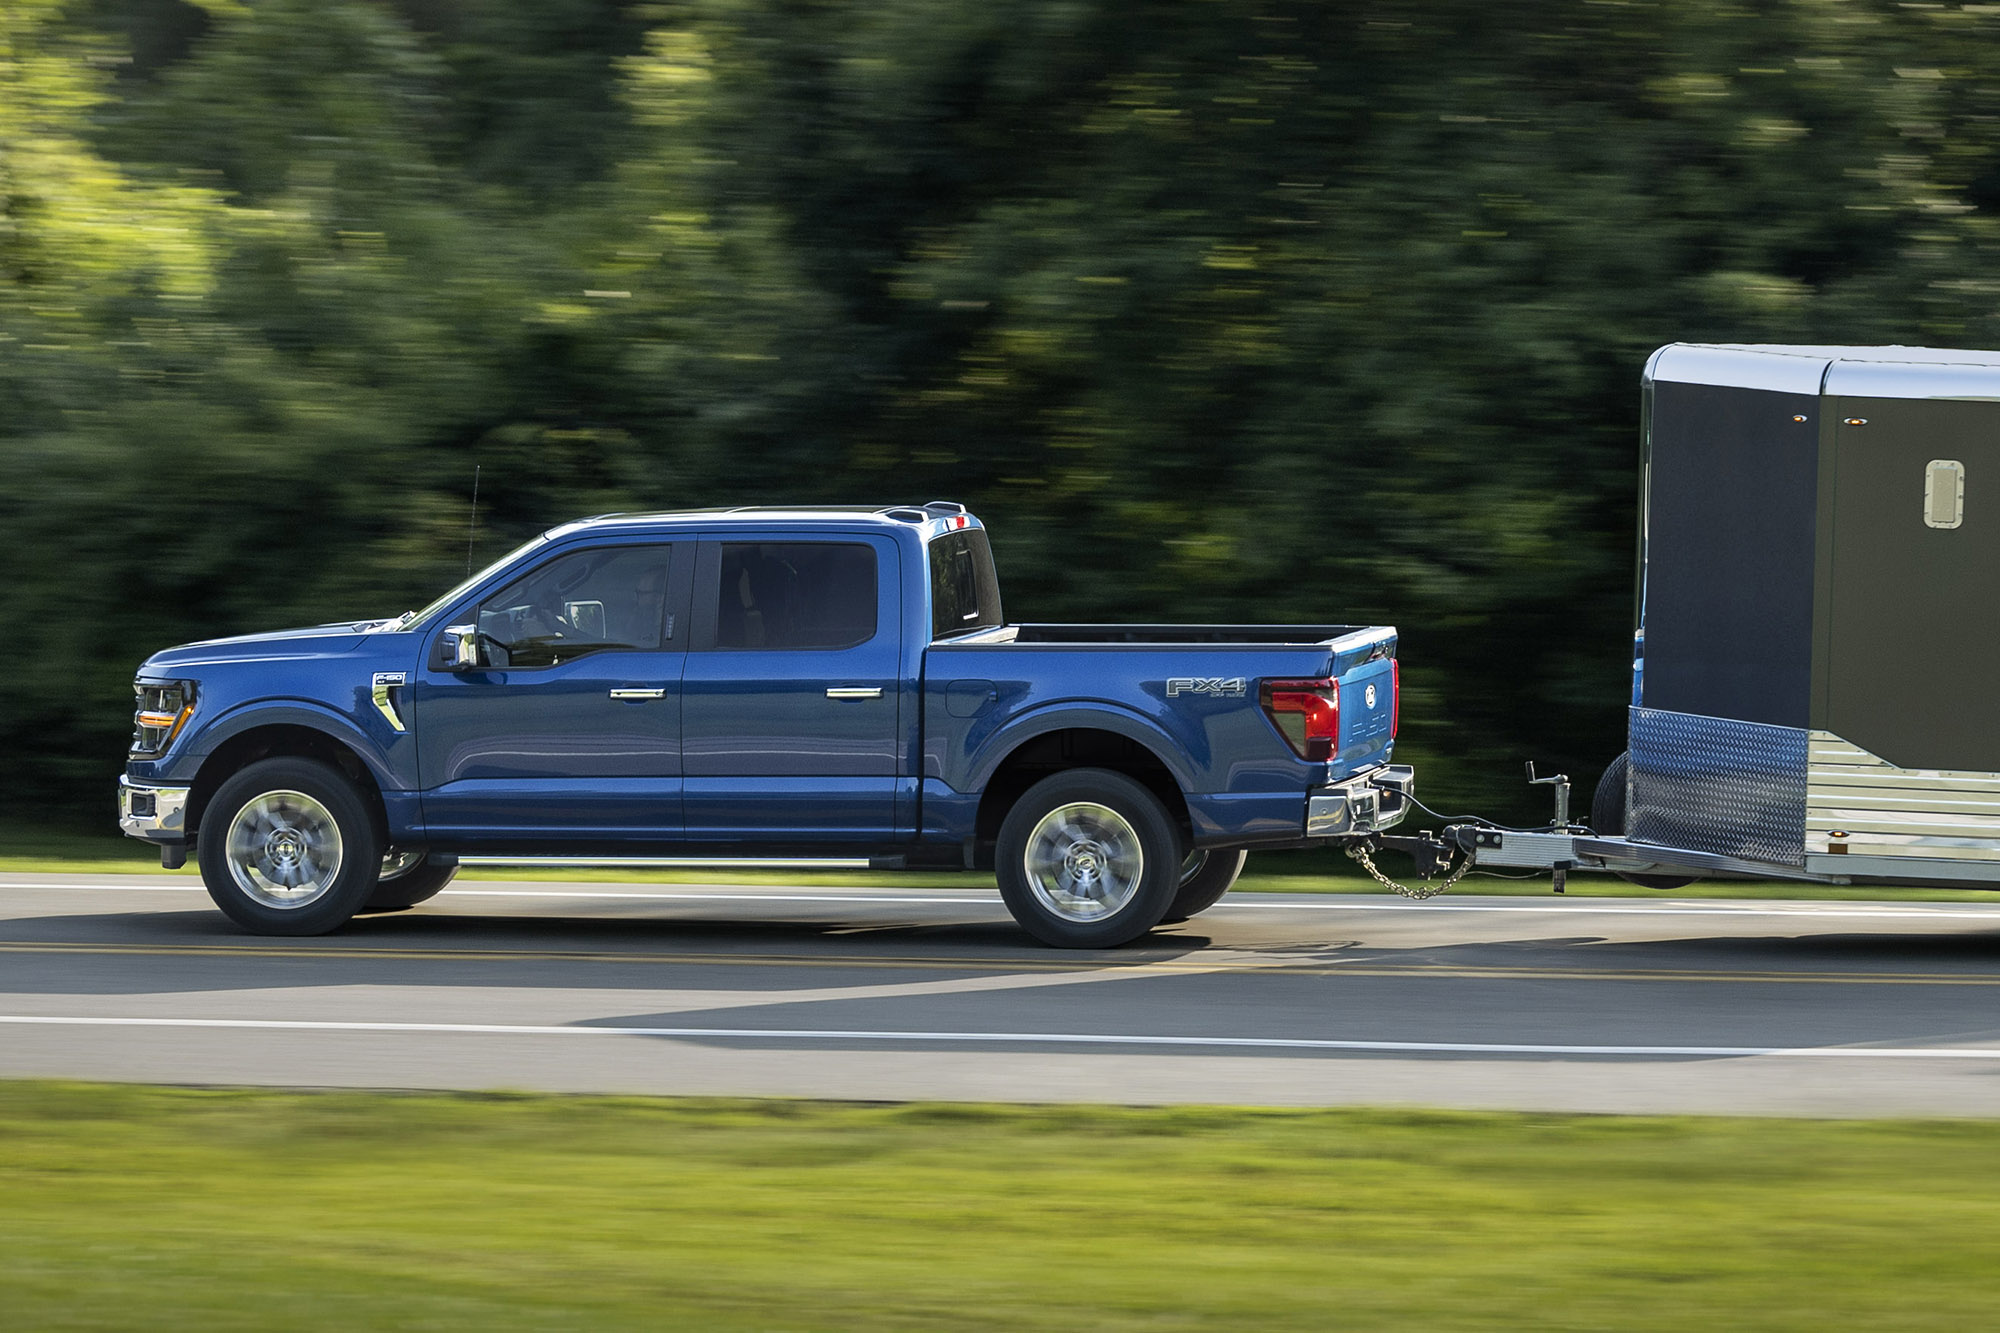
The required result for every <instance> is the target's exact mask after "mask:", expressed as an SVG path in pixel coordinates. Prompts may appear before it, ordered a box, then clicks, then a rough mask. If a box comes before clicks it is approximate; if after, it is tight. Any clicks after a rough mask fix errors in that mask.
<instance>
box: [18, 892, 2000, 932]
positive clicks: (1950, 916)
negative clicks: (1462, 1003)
mask: <svg viewBox="0 0 2000 1333" xmlns="http://www.w3.org/2000/svg"><path fill="white" fill-rule="evenodd" d="M8 889H65V890H87V891H90V892H111V893H205V892H207V890H205V889H203V888H202V886H201V885H199V884H6V883H0V892H4V891H5V890H8ZM957 892H958V893H959V894H960V896H957V897H950V898H929V897H925V898H919V897H915V896H912V895H910V894H905V893H877V894H859V893H844V892H832V893H819V894H802V893H792V894H775V893H763V892H760V891H759V890H758V889H757V888H755V887H754V886H750V885H745V886H743V887H742V888H741V889H735V890H729V891H724V892H716V891H713V890H710V891H707V892H699V893H683V892H658V891H654V892H639V891H630V890H616V889H602V890H598V889H591V890H583V891H579V890H576V889H474V888H452V889H446V890H445V891H444V894H443V895H442V896H444V897H448V898H452V897H455V898H466V897H478V898H623V899H636V900H640V901H646V902H704V903H705V902H764V903H863V904H886V905H889V906H895V905H898V904H907V905H909V906H913V907H941V906H944V907H948V906H972V907H999V906H1002V905H1003V904H1002V903H1001V901H1000V899H999V898H998V897H972V896H970V895H971V894H973V893H974V892H976V891H975V890H970V889H967V890H960V891H957ZM1251 892H1255V890H1252V891H1251ZM1290 896H1291V895H1283V896H1282V897H1281V896H1280V895H1271V896H1268V897H1264V898H1260V899H1259V900H1258V901H1256V902H1248V901H1239V902H1230V901H1228V900H1227V899H1225V900H1224V901H1222V902H1220V903H1217V904H1216V905H1215V906H1214V907H1212V908H1210V909H1209V910H1210V911H1211V912H1216V911H1236V912H1270V911H1285V910H1293V911H1300V912H1428V913H1435V912H1514V913H1524V912H1525V913H1529V914H1548V915H1556V916H1593V915H1595V916H1618V915H1625V916H1652V915H1659V916H1744V917H1756V916H1807V917H1838V918H1843V919H1853V920H1892V921H1934V920H1967V921H1991V922H1994V923H1996V924H2000V902H1996V903H1994V904H1993V905H1992V906H1980V907H1866V906H1864V907H1847V906H1843V905H1841V904H1838V903H1811V902H1801V903H1793V904H1769V903H1759V904H1755V905H1748V906H1741V907H1738V906H1731V905H1728V904H1725V903H1719V902H1713V901H1710V902H1705V903H1695V902H1690V901H1688V900H1685V899H1681V900H1672V899H1669V900H1666V901H1662V902H1657V903H1652V902H1644V901H1632V900H1619V901H1614V902H1606V901H1604V900H1602V899H1599V900H1596V901H1594V902H1593V901H1578V902H1548V901H1544V900H1542V899H1539V898H1537V899H1527V900H1522V899H1512V900H1507V901H1501V902H1494V901H1490V900H1489V901H1485V902H1466V901H1460V902H1449V903H1441V902H1400V901H1393V902H1392V901H1384V902H1369V901H1364V900H1350V901H1344V902H1337V903H1327V902H1309V901H1308V902H1289V901H1284V900H1283V898H1285V897H1290ZM1299 896H1301V897H1303V896H1304V895H1299Z"/></svg>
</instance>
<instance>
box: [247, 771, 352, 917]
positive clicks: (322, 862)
mask: <svg viewBox="0 0 2000 1333" xmlns="http://www.w3.org/2000/svg"><path fill="white" fill-rule="evenodd" d="M227 849H228V857H229V874H230V877H231V878H232V879H234V880H235V881H236V887H237V888H239V889H241V890H243V892H244V894H245V895H246V896H248V897H249V898H251V899H252V900H253V901H256V902H259V903H262V904H263V905H264V906H266V907H280V908H290V907H304V906H305V905H306V904H307V903H311V902H316V901H318V900H319V899H320V898H321V897H322V896H324V895H325V893H326V891H327V890H328V889H331V888H332V887H333V882H334V880H335V879H336V878H338V877H339V875H340V867H341V862H342V860H343V856H344V851H345V849H344V847H343V845H342V843H341V837H340V825H339V824H337V823H335V822H334V818H333V815H332V814H331V813H329V812H328V810H327V808H326V807H325V806H323V805H321V804H320V803H319V802H318V801H316V800H314V799H313V798H312V797H310V796H308V795H306V794H305V793H304V792H298V791H267V792H265V793H264V794H262V795H261V796H258V797H256V798H255V799H253V800H251V801H249V802H248V803H246V804H245V805H244V807H243V808H242V809H241V810H238V811H237V812H236V818H235V819H234V820H232V821H230V825H229V836H228V839H227Z"/></svg>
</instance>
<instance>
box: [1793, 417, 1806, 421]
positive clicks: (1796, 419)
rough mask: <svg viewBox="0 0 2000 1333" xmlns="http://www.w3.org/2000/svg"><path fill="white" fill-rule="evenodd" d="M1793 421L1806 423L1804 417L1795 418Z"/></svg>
mask: <svg viewBox="0 0 2000 1333" xmlns="http://www.w3.org/2000/svg"><path fill="white" fill-rule="evenodd" d="M1792 420H1794V421H1804V420H1805V418H1804V417H1793V418H1792Z"/></svg>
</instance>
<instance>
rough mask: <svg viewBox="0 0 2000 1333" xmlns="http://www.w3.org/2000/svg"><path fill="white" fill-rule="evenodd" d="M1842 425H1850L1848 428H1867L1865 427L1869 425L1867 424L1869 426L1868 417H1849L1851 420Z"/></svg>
mask: <svg viewBox="0 0 2000 1333" xmlns="http://www.w3.org/2000/svg"><path fill="white" fill-rule="evenodd" d="M1842 424H1843V425H1848V426H1865V425H1867V424H1868V418H1867V417H1849V418H1848V419H1847V420H1846V421H1845V422H1843V423H1842Z"/></svg>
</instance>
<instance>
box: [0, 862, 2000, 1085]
mask: <svg viewBox="0 0 2000 1333" xmlns="http://www.w3.org/2000/svg"><path fill="white" fill-rule="evenodd" d="M966 883H967V887H965V888H963V889H950V890H936V889H909V890H879V889H878V890H848V889H824V888H799V887H783V886H770V887H758V888H740V887H715V888H710V887H704V886H699V885H669V884H662V885H645V884H601V885H593V884H580V883H548V884H528V883H520V882H495V881H487V882H479V881H466V882H461V883H459V884H455V885H454V886H453V887H452V888H451V889H449V890H447V891H446V892H445V893H444V894H443V895H442V896H440V897H439V898H437V899H435V900H433V902H431V903H429V904H426V905H425V906H423V907H421V908H418V909H417V910H415V911H412V912H404V913H399V914H395V915H390V916H382V917H372V918H364V919H362V920H360V921H357V922H355V923H354V924H352V925H350V926H349V927H348V928H347V929H345V930H343V931H341V932H340V933H338V934H336V935H331V936H326V937H322V938H318V939H306V940H285V939H263V938H257V937H253V936H249V935H245V934H242V933H241V932H239V931H237V930H236V929H235V928H234V927H233V926H231V925H230V924H229V922H228V921H226V920H225V919H224V918H223V917H222V916H221V914H220V913H218V912H216V911H215V910H214V908H213V907H212V906H211V905H210V903H209V901H208V899H207V897H206V895H205V894H204V893H203V892H202V891H201V888H200V885H199V882H198V881H197V880H195V879H193V878H192V877H190V876H186V875H174V876H165V875H161V876H151V875H148V876H129V875H105V876H64V875H4V876H0V1076H39V1077H69V1078H86V1079H111V1080H137V1081H146V1082H165V1083H197V1084H266V1085H281V1086H306V1087H393V1088H467V1089H487V1088H514V1089H543V1090H552V1091H588V1092H620V1093H673V1094H720V1095H743V1096H803V1097H835V1098H864V1099H906V1098H942V1099H965V1098H977V1099H999V1100H1008V1101H1024V1102H1064V1101H1106V1102H1124V1103H1171V1102H1223V1103H1253V1104H1265V1105H1336V1104H1349V1103H1369V1104H1403V1105H1428V1106H1449V1107H1502V1108H1516V1109H1547V1110H1579V1111H1619V1112H1629V1111H1644V1112H1665V1111H1699V1112H1741V1113H1749V1114H1788V1115H1789V1114H1804V1115H1838V1116H1849V1115H1890V1114H1940V1115H1972V1116H1996V1115H2000V903H1991V902H1987V901H1980V900H1977V899H1974V898H1971V897H1970V896H1969V897H1968V899H1967V900H1966V901H1965V902H1963V903H1938V904H1929V903H1859V902H1841V903H1799V902H1792V903H1786V902H1743V901H1714V900H1709V901H1701V900H1678V901H1677V900H1673V899H1669V898H1660V899H1641V900H1609V899H1590V898H1570V899H1561V898H1554V897H1550V896H1547V895H1544V896H1540V897H1520V898H1456V899H1454V898H1450V897H1447V898H1443V899H1438V900H1435V901H1432V902H1428V903H1408V902H1404V901H1402V900H1400V899H1394V898H1388V897H1363V896H1334V895H1328V896H1302V895H1289V894H1245V895H1236V894H1232V895H1230V897H1228V898H1226V899H1224V900H1223V902H1222V903H1221V904H1220V905H1218V906H1217V907H1216V908H1214V909H1213V910H1212V911H1210V912H1209V913H1207V914H1205V915H1203V916H1201V917H1198V918H1196V919H1195V920H1194V921H1191V922H1188V923H1186V924H1184V925H1181V926H1177V927H1171V928H1165V929H1162V930H1160V931H1158V932H1155V933H1154V934H1153V935H1151V936H1149V937H1148V938H1147V939H1145V940H1143V941H1141V942H1140V943H1138V944H1136V945H1134V946H1131V947H1128V948H1125V949H1119V950H1115V951H1106V952H1099V953H1077V952H1067V951H1060V950H1051V949H1045V948H1041V947H1039V946H1037V945H1035V944H1033V943H1032V942H1031V941H1029V940H1028V939H1027V938H1026V937H1025V936H1024V935H1022V934H1020V933H1019V932H1018V931H1017V930H1016V929H1015V928H1014V926H1013V924H1012V922H1011V921H1010V920H1009V919H1008V917H1007V915H1006V911H1005V909H1004V908H1003V907H1002V906H1001V905H1000V901H999V898H998V896H997V894H996V893H995V892H994V891H993V890H992V888H991V887H990V886H989V885H987V884H985V883H982V882H981V881H979V880H977V879H974V878H972V877H968V878H967V881H966Z"/></svg>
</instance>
